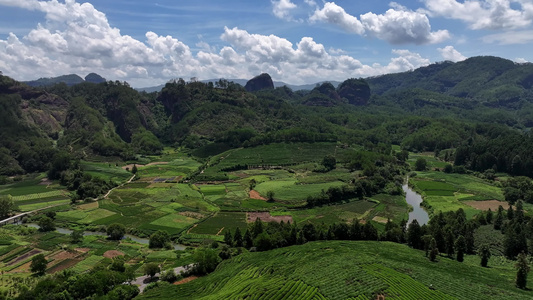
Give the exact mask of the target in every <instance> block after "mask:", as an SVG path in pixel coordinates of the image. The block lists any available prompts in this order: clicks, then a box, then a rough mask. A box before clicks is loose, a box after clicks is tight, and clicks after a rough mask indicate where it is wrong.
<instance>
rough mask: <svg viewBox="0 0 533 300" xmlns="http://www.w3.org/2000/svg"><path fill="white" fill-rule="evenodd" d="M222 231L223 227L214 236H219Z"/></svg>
mask: <svg viewBox="0 0 533 300" xmlns="http://www.w3.org/2000/svg"><path fill="white" fill-rule="evenodd" d="M222 230H224V227H222V228H221V229H220V230H219V231H218V232H217V234H216V235H219V234H220V233H221V232H222Z"/></svg>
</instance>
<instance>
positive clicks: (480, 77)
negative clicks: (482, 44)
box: [367, 56, 533, 108]
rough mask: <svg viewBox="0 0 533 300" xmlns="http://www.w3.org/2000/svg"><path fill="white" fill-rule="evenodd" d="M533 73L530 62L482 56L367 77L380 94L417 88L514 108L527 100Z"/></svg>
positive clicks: (490, 104)
mask: <svg viewBox="0 0 533 300" xmlns="http://www.w3.org/2000/svg"><path fill="white" fill-rule="evenodd" d="M532 73H533V64H530V63H526V64H517V63H514V62H512V61H510V60H506V59H502V58H498V57H492V56H483V57H472V58H469V59H467V60H465V61H462V62H458V63H452V62H448V61H446V62H442V63H437V64H433V65H430V66H427V67H422V68H419V69H417V70H414V71H410V72H404V73H398V74H389V75H383V76H378V77H375V78H369V79H367V80H368V83H369V84H370V87H371V89H372V92H373V93H376V94H379V95H381V94H387V93H391V92H399V91H404V90H411V89H415V88H419V89H423V90H427V91H431V92H438V93H442V94H445V95H449V96H454V97H460V98H466V99H468V101H474V102H477V103H483V104H485V105H488V106H492V107H513V108H517V107H520V106H522V105H524V104H525V103H527V102H530V101H529V100H528V98H530V96H531V86H532V82H533V76H532Z"/></svg>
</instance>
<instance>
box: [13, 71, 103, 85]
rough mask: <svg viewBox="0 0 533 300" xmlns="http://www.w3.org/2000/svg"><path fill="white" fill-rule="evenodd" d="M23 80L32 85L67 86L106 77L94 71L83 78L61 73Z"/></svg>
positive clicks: (100, 80)
mask: <svg viewBox="0 0 533 300" xmlns="http://www.w3.org/2000/svg"><path fill="white" fill-rule="evenodd" d="M23 82H24V83H25V84H27V85H29V86H33V87H40V86H51V85H54V84H57V83H66V84H67V85H68V86H73V85H76V84H80V83H82V82H92V83H101V82H106V79H105V78H103V77H102V76H100V75H98V74H96V73H91V74H89V75H87V76H85V79H84V78H81V77H80V76H78V75H76V74H69V75H62V76H58V77H50V78H39V79H37V80H31V81H23Z"/></svg>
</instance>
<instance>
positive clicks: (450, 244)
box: [446, 230, 455, 257]
mask: <svg viewBox="0 0 533 300" xmlns="http://www.w3.org/2000/svg"><path fill="white" fill-rule="evenodd" d="M454 240H455V238H454V236H453V232H452V231H451V230H448V231H447V232H446V254H447V255H448V257H453V255H454V254H455V251H454V250H455V249H454Z"/></svg>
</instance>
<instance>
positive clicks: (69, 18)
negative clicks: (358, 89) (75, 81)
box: [0, 0, 429, 86]
mask: <svg viewBox="0 0 533 300" xmlns="http://www.w3.org/2000/svg"><path fill="white" fill-rule="evenodd" d="M0 5H10V6H17V7H20V8H24V9H31V10H36V11H40V12H42V13H43V14H44V16H45V20H46V22H44V23H43V24H38V25H37V26H36V28H35V29H33V30H30V31H29V32H28V33H27V34H26V35H25V36H24V37H21V38H19V37H18V36H16V35H15V34H9V36H8V37H7V39H5V40H2V39H0V70H2V71H3V73H4V74H6V75H9V76H13V77H14V78H16V79H19V80H31V79H35V78H36V77H53V76H59V75H64V74H70V73H77V74H79V75H84V74H87V73H90V72H97V73H99V74H101V75H102V76H104V77H106V78H109V79H113V80H115V79H120V80H127V81H128V82H130V83H131V84H132V85H133V86H148V85H156V84H160V83H161V82H164V81H166V80H168V79H171V78H177V77H184V78H189V77H193V76H194V77H199V78H203V79H209V78H220V77H224V78H251V77H253V76H255V75H257V74H260V73H262V72H268V73H270V74H271V75H272V77H273V78H274V79H276V80H282V81H285V82H289V83H294V84H303V83H310V82H317V81H322V80H338V81H342V80H345V79H346V78H349V77H366V76H374V75H379V74H384V73H390V72H400V71H406V70H410V69H414V68H417V67H420V66H424V65H427V64H429V61H428V60H427V59H425V58H423V57H421V56H420V55H418V54H417V53H412V52H409V51H407V50H394V51H393V53H392V56H393V58H391V60H390V62H389V63H388V64H386V65H380V64H372V65H367V64H363V63H362V62H361V61H359V60H357V59H355V58H353V57H351V56H349V55H347V54H346V53H345V52H343V51H342V50H341V49H334V50H331V49H330V50H329V51H328V50H327V49H326V47H325V46H324V45H323V44H321V43H318V42H316V41H315V40H314V39H313V38H312V37H303V38H301V39H300V41H298V42H296V43H292V42H291V41H289V40H287V39H284V38H281V37H278V36H276V35H259V34H252V33H249V32H248V31H246V30H242V29H239V28H224V31H223V33H222V35H221V36H220V39H221V41H222V42H223V43H225V45H222V46H221V47H222V48H221V49H220V50H219V51H218V52H217V50H216V49H217V48H215V47H212V46H210V45H209V44H207V43H205V42H200V43H198V44H197V45H196V46H197V47H199V48H200V50H199V51H197V52H195V51H193V50H191V48H190V47H189V46H188V45H187V44H185V43H184V42H182V41H180V40H179V39H177V38H176V37H172V36H161V35H158V34H157V33H155V32H147V33H146V34H145V39H144V41H139V40H137V39H134V38H133V37H131V36H128V35H123V34H122V33H121V32H120V30H119V29H118V28H115V27H112V26H111V25H110V24H109V22H108V20H107V17H106V15H105V14H104V13H102V12H100V11H98V10H97V9H95V8H94V7H93V6H92V5H91V4H89V3H84V4H79V3H77V2H75V1H74V0H66V1H65V2H64V3H60V2H58V1H56V0H52V1H48V2H45V1H36V0H17V1H14V0H0Z"/></svg>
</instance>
